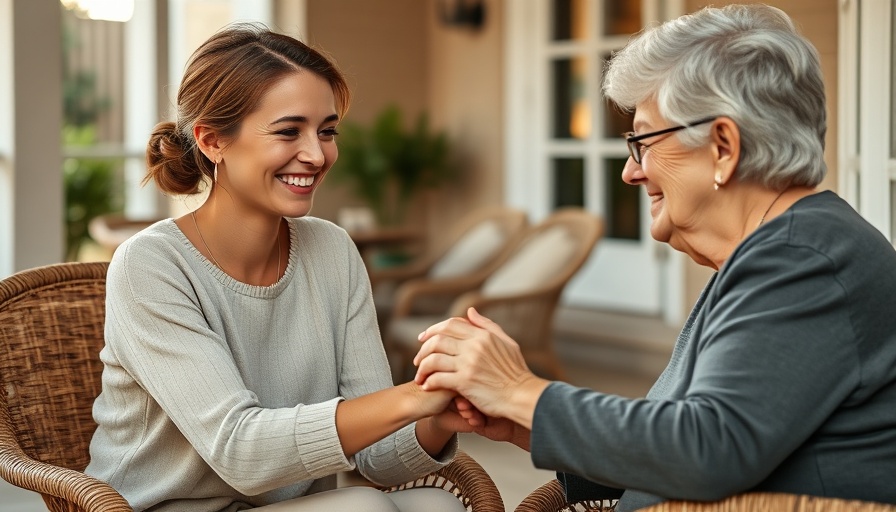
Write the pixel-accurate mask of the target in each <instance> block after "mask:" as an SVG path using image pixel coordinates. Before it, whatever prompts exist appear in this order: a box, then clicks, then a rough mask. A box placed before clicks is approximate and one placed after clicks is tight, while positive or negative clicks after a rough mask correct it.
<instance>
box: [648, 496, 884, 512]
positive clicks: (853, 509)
mask: <svg viewBox="0 0 896 512" xmlns="http://www.w3.org/2000/svg"><path fill="white" fill-rule="evenodd" d="M644 510H645V511H649V512H741V511H743V512H748V511H749V512H754V511H755V512H777V511H779V510H788V511H791V512H893V511H896V506H893V505H885V504H883V503H873V502H868V501H858V500H842V499H837V498H822V497H819V496H806V495H801V494H785V493H772V492H749V493H744V494H736V495H734V496H731V497H729V498H725V499H723V500H720V501H710V502H702V501H684V500H675V501H666V502H663V503H659V504H657V505H653V506H651V507H647V508H645V509H644Z"/></svg>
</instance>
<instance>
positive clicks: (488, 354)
mask: <svg viewBox="0 0 896 512" xmlns="http://www.w3.org/2000/svg"><path fill="white" fill-rule="evenodd" d="M419 339H420V341H421V342H422V343H423V346H422V347H421V348H420V351H419V353H418V354H417V356H416V357H415V358H414V364H415V365H417V375H416V376H415V378H414V381H415V382H417V383H418V384H420V385H421V386H422V387H423V389H426V390H435V389H451V390H454V391H456V392H458V393H460V394H461V395H462V396H464V397H465V398H467V399H468V400H469V401H470V402H471V403H472V404H473V405H474V406H475V407H476V409H478V410H479V411H481V412H482V413H483V414H485V415H487V416H493V417H497V418H507V419H510V420H512V421H513V422H515V423H518V424H519V425H521V426H523V427H525V428H526V429H531V428H532V416H533V414H534V412H535V404H536V403H537V402H538V397H539V396H541V392H542V391H544V388H545V387H547V385H548V381H546V380H544V379H540V378H538V377H536V376H535V375H534V374H533V373H532V372H531V371H530V370H529V368H528V367H527V366H526V361H525V360H524V359H523V355H522V353H521V352H520V348H519V345H517V343H516V342H515V341H513V339H511V338H510V337H509V336H508V335H507V334H506V333H505V332H504V330H503V329H501V327H500V326H498V325H497V324H495V323H494V322H492V321H491V320H489V319H488V318H485V317H484V316H482V315H480V314H479V313H478V312H477V311H476V310H475V309H473V308H470V309H469V310H468V311H467V319H463V318H449V319H448V320H445V321H443V322H441V323H438V324H436V325H433V326H431V327H429V328H428V329H426V331H424V332H423V333H421V334H420V337H419Z"/></svg>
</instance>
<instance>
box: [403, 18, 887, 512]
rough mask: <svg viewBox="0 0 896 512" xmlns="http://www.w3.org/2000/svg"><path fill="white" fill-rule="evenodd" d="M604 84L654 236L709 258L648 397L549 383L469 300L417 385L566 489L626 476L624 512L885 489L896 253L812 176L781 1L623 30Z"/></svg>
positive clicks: (817, 125) (817, 85)
mask: <svg viewBox="0 0 896 512" xmlns="http://www.w3.org/2000/svg"><path fill="white" fill-rule="evenodd" d="M604 92H605V94H606V95H607V96H608V97H609V98H610V99H611V100H613V101H614V102H615V103H616V104H618V105H619V106H620V107H622V108H624V109H628V110H634V112H635V116H634V132H632V133H630V134H626V140H627V142H628V147H629V150H630V152H631V157H630V158H629V160H628V162H627V164H626V166H625V169H624V171H623V175H622V179H623V180H625V182H626V183H629V184H631V185H640V186H643V187H644V190H645V191H646V192H647V195H648V197H649V198H650V202H651V215H652V217H653V223H652V227H651V234H652V235H653V237H654V238H655V239H657V240H659V241H662V242H666V243H668V244H669V245H671V246H672V247H674V248H675V249H677V250H679V251H682V252H684V253H686V254H687V255H689V256H690V257H691V258H693V259H694V260H695V261H696V262H698V263H700V264H702V265H706V266H708V267H711V268H713V269H715V270H716V272H715V274H714V275H713V276H712V278H711V279H710V281H709V282H708V283H707V285H706V288H705V289H704V291H703V293H702V294H701V296H700V298H699V300H698V301H697V303H696V305H695V306H694V309H693V311H692V313H691V315H690V317H689V318H688V320H687V323H686V324H685V326H684V328H683V329H682V331H681V334H680V336H679V338H678V341H677V344H676V345H675V348H674V350H673V353H672V359H671V361H670V363H669V365H668V367H667V368H666V370H665V371H664V372H663V373H662V375H661V376H660V377H659V379H658V380H657V382H656V383H655V385H654V386H653V388H652V389H651V390H650V392H649V393H648V395H647V397H646V398H645V399H626V398H622V397H619V396H612V395H608V394H604V393H599V392H596V391H592V390H587V389H581V388H576V387H573V386H571V385H568V384H564V383H561V382H548V381H546V380H544V379H541V378H538V377H536V376H535V375H533V374H532V373H531V372H530V371H529V369H528V368H527V367H526V365H525V362H524V361H523V358H522V356H521V355H520V351H519V350H518V347H517V345H516V344H515V343H514V341H513V340H511V339H510V338H508V337H507V335H506V334H505V333H504V332H503V331H502V330H501V328H500V327H498V326H497V325H495V324H494V323H493V322H491V321H489V320H488V319H486V318H484V317H482V316H481V315H479V314H478V313H477V312H475V311H473V310H471V311H470V312H469V315H468V317H467V318H466V319H459V318H455V319H449V320H446V321H444V322H442V323H440V324H437V325H434V326H432V327H430V328H428V329H427V330H426V331H425V332H424V333H422V334H421V335H420V339H421V341H422V342H423V345H422V347H421V349H420V353H419V354H418V355H417V357H416V359H415V363H416V364H417V365H418V367H419V368H418V373H417V377H416V380H417V382H419V383H421V384H423V385H424V389H440V388H447V389H452V390H456V391H458V392H459V393H461V394H462V395H463V396H464V397H466V399H467V400H468V401H469V402H464V403H462V404H461V405H462V406H463V407H464V411H465V416H466V417H467V418H468V419H469V421H470V422H471V423H473V424H476V425H477V431H478V432H479V433H481V434H483V435H485V436H487V437H490V438H492V439H497V440H504V441H510V442H513V443H515V444H517V445H519V446H521V447H523V448H525V449H528V450H530V451H531V454H532V461H533V463H534V464H535V466H537V467H539V468H546V469H553V470H557V471H559V472H560V473H559V475H558V477H559V478H560V479H561V481H563V482H564V483H565V484H566V489H567V493H568V494H569V495H570V497H573V498H576V499H580V498H599V497H610V495H608V494H607V493H608V492H612V489H617V490H619V493H621V499H620V501H619V504H618V508H617V510H620V511H622V510H632V509H637V508H640V507H643V506H646V505H650V504H653V503H656V502H659V501H662V500H664V499H673V498H677V499H692V500H715V499H720V498H723V497H726V496H729V495H732V494H735V493H740V492H744V491H777V492H787V493H798V494H809V495H817V496H831V497H839V498H850V499H862V500H870V501H880V502H889V503H896V486H894V485H893V482H892V478H893V475H896V407H894V404H896V310H894V309H893V300H894V299H893V295H894V293H896V251H894V249H893V247H892V246H891V245H890V243H889V242H888V241H887V240H886V239H885V238H884V237H883V236H882V235H881V233H879V232H878V231H877V230H876V229H875V228H873V227H872V226H871V225H869V224H868V223H867V222H866V221H865V220H863V219H862V217H860V216H859V215H858V214H857V213H856V212H855V211H854V210H853V209H852V208H851V207H850V206H849V205H848V204H847V203H846V202H844V201H843V200H841V199H840V198H839V197H837V195H835V194H834V193H832V192H829V191H818V190H816V189H815V187H817V186H818V185H819V183H820V182H821V181H822V178H823V177H824V175H825V164H824V161H823V158H822V153H823V149H824V136H825V98H824V90H823V85H822V77H821V71H820V67H819V61H818V56H817V54H816V51H815V49H814V48H813V47H812V45H811V44H810V43H809V42H808V41H807V40H806V39H804V38H803V37H802V36H800V35H799V34H798V33H797V31H796V30H795V29H794V26H793V23H792V22H791V20H790V19H789V18H788V17H787V16H786V15H785V14H784V13H783V12H781V11H780V10H778V9H775V8H772V7H767V6H759V5H753V6H744V5H737V6H729V7H725V8H721V9H712V8H707V9H704V10H701V11H699V12H697V13H696V14H693V15H688V16H684V17H682V18H679V19H677V20H674V21H671V22H668V23H665V24H663V25H660V26H657V27H655V28H651V29H649V30H647V31H646V32H644V33H643V34H641V35H640V37H638V38H636V39H634V40H633V41H631V42H630V43H629V44H628V46H627V47H626V48H625V49H623V50H622V51H620V52H619V53H617V54H616V55H615V56H614V57H613V59H612V60H611V61H610V63H609V65H608V68H607V70H606V75H605V82H604ZM630 270H631V271H634V272H637V269H630ZM470 404H472V405H470ZM611 488H612V489H611ZM623 490H624V492H622V491H623ZM619 493H617V494H619Z"/></svg>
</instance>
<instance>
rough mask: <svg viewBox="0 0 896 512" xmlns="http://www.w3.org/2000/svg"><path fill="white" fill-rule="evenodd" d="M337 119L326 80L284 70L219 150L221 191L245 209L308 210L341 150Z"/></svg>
mask: <svg viewBox="0 0 896 512" xmlns="http://www.w3.org/2000/svg"><path fill="white" fill-rule="evenodd" d="M338 121H339V116H338V114H337V109H336V100H335V96H334V94H333V89H332V88H331V87H330V84H329V83H328V82H327V81H326V80H324V79H323V78H321V77H320V76H318V75H315V74H314V73H312V72H310V71H307V70H301V71H298V72H296V73H290V74H288V75H286V76H284V77H283V78H281V79H280V80H279V81H278V82H276V83H275V84H274V85H273V86H272V87H271V88H270V90H269V91H268V92H267V93H266V94H265V95H264V97H263V98H262V100H261V102H260V104H259V106H258V108H257V109H256V110H255V111H254V112H252V113H250V114H249V115H248V116H246V118H245V119H244V120H243V121H242V123H241V124H240V129H239V132H238V133H237V135H236V137H235V138H234V139H233V140H231V141H229V142H228V143H227V144H226V146H225V147H224V149H223V151H222V152H221V162H220V163H219V185H220V188H221V189H222V191H223V196H222V197H228V196H229V197H230V198H231V199H232V200H233V201H234V202H235V203H236V206H237V207H238V208H240V209H244V211H262V212H266V213H270V214H271V215H273V216H277V217H280V216H285V217H301V216H304V215H306V214H308V212H309V211H310V210H311V205H312V200H313V196H314V191H315V190H316V189H317V187H319V186H320V184H321V182H322V181H323V178H324V175H325V174H326V173H327V171H329V169H330V167H332V165H333V163H334V162H335V161H336V157H337V156H338V153H339V152H338V150H337V148H336V124H337V122H338ZM216 188H218V187H216Z"/></svg>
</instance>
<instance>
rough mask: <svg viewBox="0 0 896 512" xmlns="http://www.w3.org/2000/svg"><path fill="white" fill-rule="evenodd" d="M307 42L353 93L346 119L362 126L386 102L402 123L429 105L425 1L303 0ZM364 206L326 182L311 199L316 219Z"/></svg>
mask: <svg viewBox="0 0 896 512" xmlns="http://www.w3.org/2000/svg"><path fill="white" fill-rule="evenodd" d="M307 5H308V14H307V27H308V28H307V31H308V37H307V39H306V42H307V43H309V44H310V45H312V46H315V47H317V48H319V49H322V50H324V51H325V52H326V53H328V54H329V55H330V56H331V57H333V58H334V59H335V60H336V62H337V64H338V65H339V68H340V69H341V70H342V71H343V73H344V74H345V75H346V78H347V79H348V83H349V86H350V87H351V89H352V94H353V98H352V105H351V108H350V110H349V112H348V115H347V117H346V119H348V120H351V121H353V122H359V123H365V122H368V121H370V120H371V119H372V118H373V117H374V116H375V115H376V114H377V113H378V112H379V110H380V109H382V108H383V107H385V106H386V105H387V104H389V103H396V104H398V105H399V106H400V107H401V108H402V110H403V112H404V115H405V117H406V121H408V122H410V120H412V119H414V118H415V117H416V115H417V113H419V112H421V111H422V110H423V109H426V108H427V106H428V103H427V102H428V83H429V80H430V76H429V69H428V64H427V58H428V51H427V41H428V39H429V37H428V29H429V26H428V24H427V20H426V19H425V18H426V15H427V14H428V13H427V8H426V7H427V6H426V2H421V1H419V0H377V1H373V2H372V1H370V0H307ZM358 204H362V203H360V202H359V201H358V200H357V199H355V198H354V197H353V196H351V195H350V194H348V193H347V191H346V189H345V188H344V187H343V186H342V185H341V184H336V183H334V182H332V181H331V182H328V183H327V184H326V185H325V186H324V187H322V188H321V189H319V190H318V192H317V194H316V197H315V199H314V215H315V216H317V217H322V218H325V219H330V220H334V221H335V220H336V215H337V211H338V209H339V208H340V207H342V206H346V205H358Z"/></svg>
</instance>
